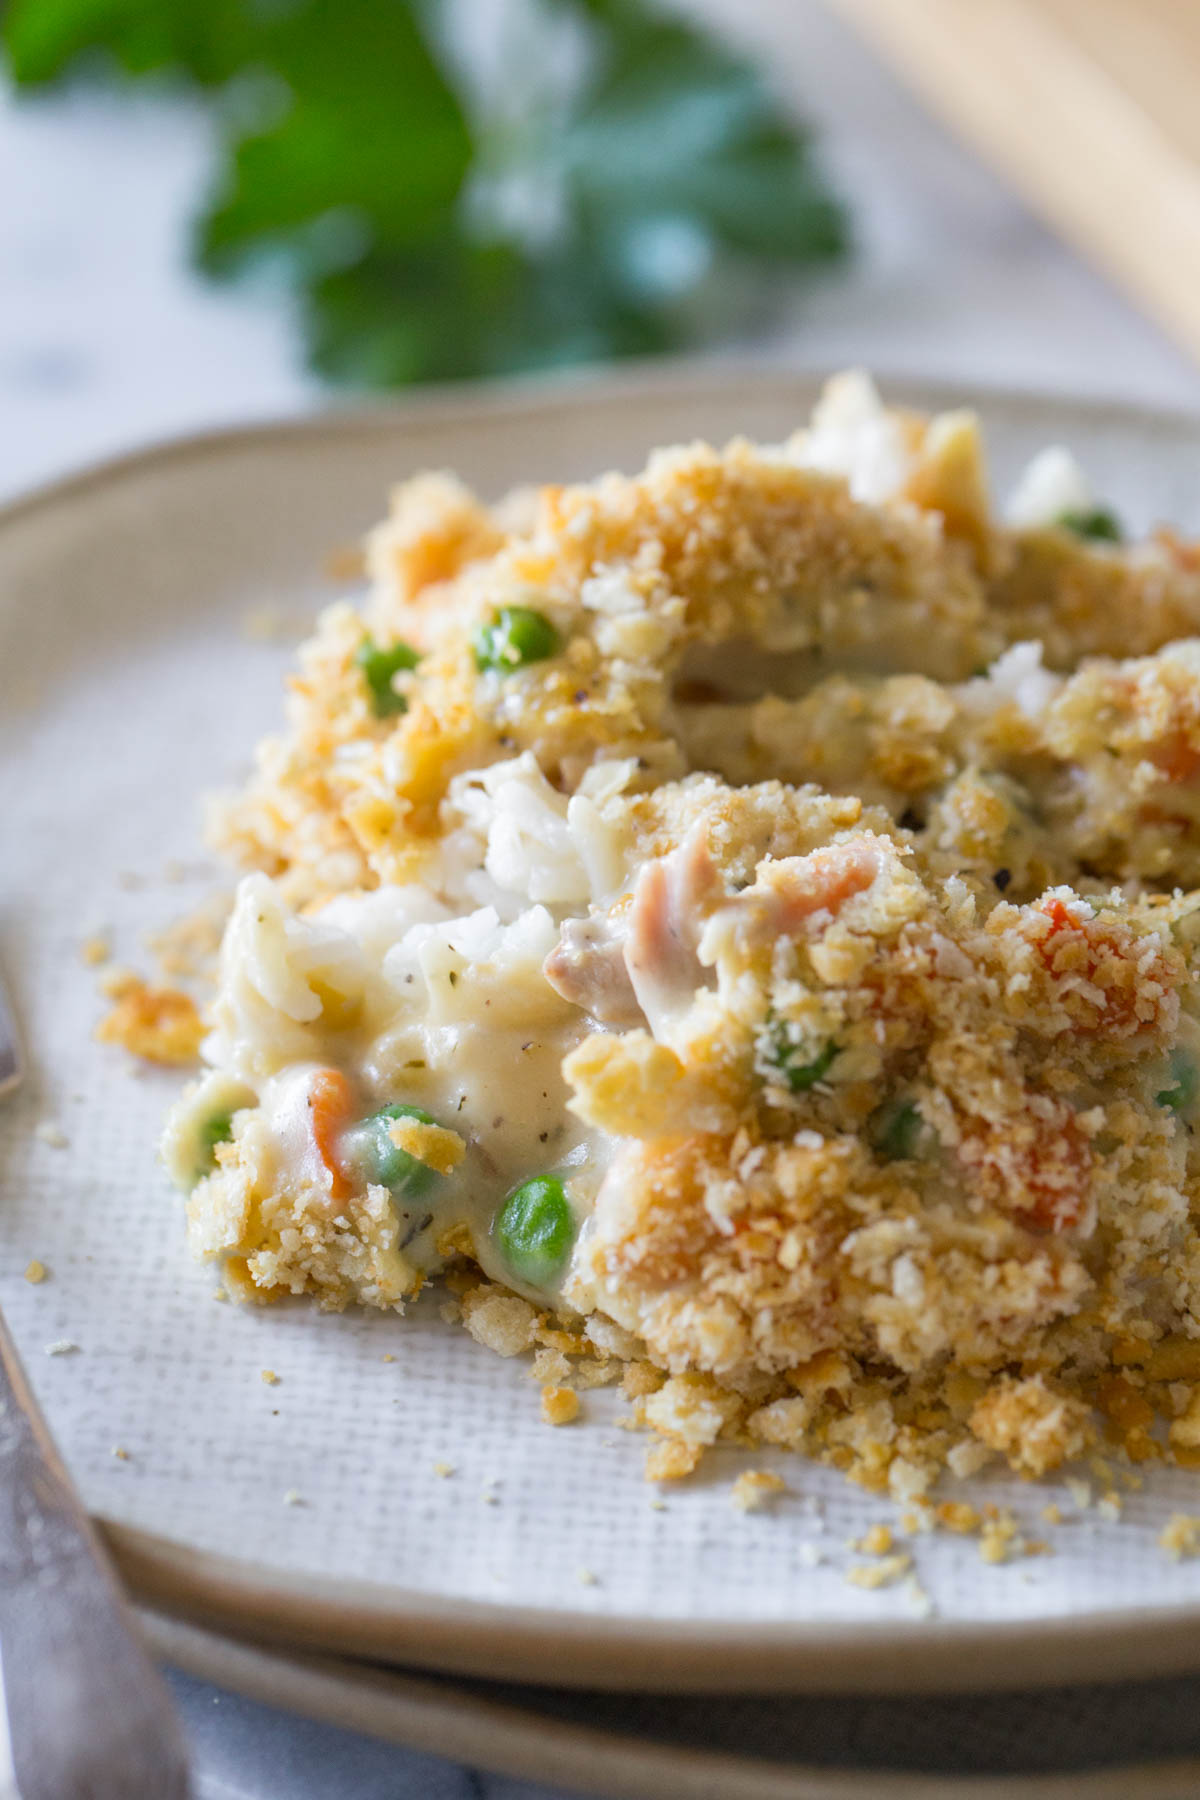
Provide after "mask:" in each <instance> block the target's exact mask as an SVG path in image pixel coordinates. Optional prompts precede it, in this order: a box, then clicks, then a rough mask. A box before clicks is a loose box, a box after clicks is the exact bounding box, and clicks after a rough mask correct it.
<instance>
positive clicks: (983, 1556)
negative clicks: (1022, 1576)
mask: <svg viewBox="0 0 1200 1800" xmlns="http://www.w3.org/2000/svg"><path fill="white" fill-rule="evenodd" d="M1024 1548H1025V1545H1024V1541H1023V1539H1022V1538H1021V1535H1020V1533H1019V1531H1018V1529H1017V1521H1016V1519H1015V1518H1014V1516H1013V1514H1012V1513H1011V1512H1009V1511H1008V1510H1007V1508H1006V1509H1005V1510H1004V1511H1003V1512H998V1513H997V1514H996V1516H995V1517H994V1518H990V1519H985V1520H984V1523H983V1529H982V1530H981V1531H980V1533H979V1556H980V1560H981V1561H982V1562H985V1563H1004V1562H1008V1560H1009V1558H1010V1557H1012V1556H1018V1555H1020V1554H1021V1553H1022V1552H1023V1550H1024Z"/></svg>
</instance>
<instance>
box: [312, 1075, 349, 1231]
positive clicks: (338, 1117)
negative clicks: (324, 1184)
mask: <svg viewBox="0 0 1200 1800" xmlns="http://www.w3.org/2000/svg"><path fill="white" fill-rule="evenodd" d="M354 1106H355V1100H354V1089H353V1088H352V1087H351V1086H350V1083H349V1082H348V1081H347V1079H346V1077H345V1076H344V1075H343V1074H342V1072H341V1070H340V1069H318V1071H317V1073H316V1074H315V1075H314V1076H313V1078H312V1082H311V1084H310V1086H309V1090H308V1114H309V1119H310V1122H311V1125H312V1135H313V1143H314V1144H315V1145H316V1147H317V1155H318V1156H319V1157H320V1159H321V1161H322V1162H323V1163H324V1165H325V1167H326V1168H327V1169H328V1170H329V1174H330V1178H331V1180H330V1190H329V1191H330V1193H331V1194H332V1195H333V1198H334V1199H335V1200H344V1199H345V1197H346V1195H347V1194H348V1193H349V1192H350V1184H349V1182H348V1181H347V1180H346V1177H345V1176H344V1175H343V1173H342V1168H341V1163H340V1162H339V1160H338V1154H337V1141H338V1137H339V1136H340V1134H341V1133H342V1131H343V1130H344V1129H345V1127H346V1126H347V1125H348V1124H349V1123H350V1120H351V1118H352V1117H353V1115H354Z"/></svg>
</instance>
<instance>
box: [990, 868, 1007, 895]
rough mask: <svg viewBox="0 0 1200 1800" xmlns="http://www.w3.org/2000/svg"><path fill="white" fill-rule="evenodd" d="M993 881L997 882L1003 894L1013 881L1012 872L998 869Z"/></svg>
mask: <svg viewBox="0 0 1200 1800" xmlns="http://www.w3.org/2000/svg"><path fill="white" fill-rule="evenodd" d="M992 880H993V881H994V882H995V884H996V886H997V887H998V888H999V890H1000V892H1001V893H1003V892H1004V890H1005V888H1006V887H1007V886H1008V884H1009V882H1010V881H1011V880H1012V870H1011V869H997V870H996V873H995V874H994V875H993V876H992Z"/></svg>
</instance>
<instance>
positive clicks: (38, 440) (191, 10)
mask: <svg viewBox="0 0 1200 1800" xmlns="http://www.w3.org/2000/svg"><path fill="white" fill-rule="evenodd" d="M2 17H3V24H2V28H0V29H2V35H3V57H2V58H0V64H2V67H3V76H2V77H0V195H2V196H3V198H2V200H0V418H2V419H3V425H4V428H3V430H2V431H0V493H2V494H11V493H13V492H16V491H18V490H21V489H24V488H26V487H28V486H30V485H32V484H35V483H36V482H38V481H39V480H42V479H45V478H47V477H50V476H52V475H55V474H58V473H61V472H63V471H65V470H67V469H69V468H71V467H74V466H77V465H79V464H80V463H83V462H86V461H87V460H89V459H91V458H93V457H95V456H97V455H99V454H104V453H108V452H111V451H115V450H119V449H122V448H126V447H129V446H132V445H136V444H139V443H143V442H145V441H146V440H147V439H152V438H155V437H159V436H162V435H165V434H170V433H174V432H178V431H183V430H187V429H190V428H194V427H197V426H205V425H213V424H218V423H224V422H229V421H233V420H238V419H244V418H248V417H262V416H268V415H270V416H277V415H280V414H286V413H290V412H293V411H298V410H302V409H305V408H308V407H311V406H314V405H319V404H324V403H327V402H328V401H329V400H330V399H337V398H345V397H347V396H350V397H358V396H361V395H362V394H364V393H378V392H387V391H395V390H398V389H403V388H405V387H407V386H409V385H411V384H415V383H421V382H428V381H447V380H459V379H465V378H473V377H479V376H486V377H495V376H501V377H504V376H512V375H515V374H522V373H526V372H529V371H543V372H544V371H547V370H549V371H558V370H562V369H565V368H567V367H595V366H597V365H603V364H604V363H605V362H607V361H609V360H610V359H613V358H617V357H630V356H633V357H638V356H640V357H647V356H650V357H661V356H667V355H676V354H692V355H696V354H703V355H709V356H714V355H715V356H728V355H741V356H745V355H747V354H749V355H752V356H755V357H768V358H769V357H785V358H786V359H788V360H789V361H790V362H792V363H796V364H803V365H806V366H809V367H836V366H839V365H842V364H846V363H863V364H869V365H871V366H873V367H875V368H877V369H879V370H881V371H882V372H883V373H885V374H900V375H903V374H904V373H905V372H907V371H911V372H914V373H916V372H919V373H923V374H941V375H946V376H949V377H952V378H954V379H955V380H957V381H961V383H962V384H963V386H964V388H969V387H971V386H973V385H975V386H977V385H982V384H986V383H989V382H1015V383H1018V384H1023V385H1032V386H1041V387H1046V386H1052V387H1056V388H1061V389H1075V390H1079V389H1088V390H1094V391H1103V392H1110V393H1117V394H1121V395H1123V396H1126V397H1128V396H1133V397H1137V398H1141V399H1144V400H1148V401H1165V402H1168V403H1175V404H1182V405H1187V404H1192V403H1194V402H1196V401H1197V400H1200V376H1198V375H1197V372H1196V365H1195V363H1194V362H1193V356H1194V355H1197V354H1200V302H1197V301H1196V300H1195V299H1194V298H1193V296H1194V295H1196V294H1200V268H1198V267H1197V266H1196V265H1197V262H1198V261H1200V182H1198V181H1197V178H1196V175H1195V170H1194V165H1193V163H1192V160H1191V159H1192V156H1193V155H1194V154H1197V153H1200V127H1198V126H1197V125H1196V124H1194V122H1193V119H1194V116H1195V108H1194V106H1193V103H1192V102H1193V95H1194V93H1195V91H1196V79H1200V8H1197V7H1196V6H1195V5H1194V4H1193V3H1192V0H972V4H970V5H963V4H961V3H960V0H840V4H827V3H823V0H677V3H676V4H671V5H667V4H666V3H665V0H663V3H661V4H660V3H659V0H10V3H9V5H8V7H7V10H5V11H4V12H3V15H2Z"/></svg>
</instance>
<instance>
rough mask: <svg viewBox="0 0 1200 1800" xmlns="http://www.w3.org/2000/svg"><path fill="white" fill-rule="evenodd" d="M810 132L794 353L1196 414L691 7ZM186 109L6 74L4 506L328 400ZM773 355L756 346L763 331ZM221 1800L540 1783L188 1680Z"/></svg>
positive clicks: (831, 65) (209, 1772)
mask: <svg viewBox="0 0 1200 1800" xmlns="http://www.w3.org/2000/svg"><path fill="white" fill-rule="evenodd" d="M692 6H693V9H694V10H696V11H698V12H702V13H704V14H706V15H708V16H710V17H713V18H719V19H723V20H724V21H725V22H726V23H727V25H728V27H729V29H730V30H731V31H732V32H734V33H736V34H737V35H738V36H740V37H741V38H742V39H743V41H744V42H745V43H746V44H747V45H749V46H750V47H752V48H757V49H763V48H766V49H768V50H769V52H770V58H771V63H772V67H773V68H774V70H775V72H776V75H777V78H778V80H779V82H780V85H781V87H782V88H783V89H784V91H785V92H790V93H792V94H794V95H796V96H797V97H798V98H800V99H801V100H802V101H803V104H804V105H805V107H806V109H807V111H808V113H809V115H810V116H811V117H812V118H813V119H814V121H815V122H816V123H817V124H818V126H819V128H820V131H821V142H822V151H823V154H824V156H825V159H826V162H827V166H828V168H829V170H830V172H831V174H832V176H833V178H834V179H835V181H836V182H837V184H838V185H839V187H840V188H841V189H842V191H843V192H844V193H845V195H846V196H847V198H848V199H849V201H850V203H851V206H852V208H853V213H854V219H855V225H856V231H857V236H858V243H859V249H858V255H857V257H856V259H855V260H854V262H853V263H852V264H851V265H849V266H847V267H846V268H845V269H843V270H841V271H839V272H838V273H836V274H832V275H830V276H828V277H822V279H821V280H820V281H819V282H818V283H817V284H816V286H815V287H814V288H812V289H811V290H810V291H809V292H808V293H807V294H806V295H804V296H803V297H802V298H800V299H798V300H797V303H796V305H795V307H794V308H793V310H792V313H791V316H790V317H789V319H788V320H787V321H785V322H784V324H783V325H782V327H781V330H780V333H779V338H778V343H779V345H780V346H782V348H783V349H784V350H785V352H786V354H787V355H788V356H789V357H791V358H794V359H795V360H797V361H801V362H803V363H805V364H807V365H810V366H828V367H835V366H839V365H841V364H845V363H848V362H855V363H865V364H869V365H872V366H875V367H877V368H881V369H885V370H888V371H892V372H895V373H899V374H903V373H904V372H905V371H912V372H914V373H915V372H918V371H919V372H921V373H933V374H940V375H948V376H951V377H953V378H955V379H961V381H962V382H963V384H964V388H965V389H966V388H969V387H970V385H971V384H972V383H975V382H979V383H985V382H1011V383H1018V384H1022V385H1030V386H1043V387H1054V388H1057V389H1063V390H1066V389H1076V390H1082V389H1086V390H1088V391H1096V392H1104V393H1109V394H1114V395H1121V396H1129V397H1135V398H1139V399H1143V400H1149V401H1162V402H1166V403H1168V404H1176V405H1185V406H1200V372H1198V371H1197V370H1196V368H1194V367H1193V366H1192V365H1191V364H1190V363H1189V362H1188V361H1187V360H1186V359H1185V358H1184V356H1183V355H1182V354H1181V353H1179V352H1177V351H1176V350H1175V349H1174V348H1173V347H1172V346H1171V345H1170V344H1169V343H1168V342H1167V341H1166V340H1165V339H1164V338H1163V337H1162V336H1161V335H1160V334H1159V333H1158V332H1157V331H1156V330H1155V329H1154V328H1153V326H1151V325H1150V324H1148V323H1147V322H1146V321H1145V320H1143V319H1141V318H1140V317H1138V316H1137V315H1136V314H1135V313H1134V312H1133V311H1132V309H1131V308H1130V307H1129V306H1128V305H1127V304H1126V303H1125V302H1124V301H1123V300H1122V299H1121V298H1120V296H1118V295H1116V294H1115V293H1113V292H1112V290H1111V289H1109V288H1108V287H1107V286H1106V285H1105V284H1104V283H1103V282H1102V281H1101V280H1100V279H1098V278H1097V277H1096V276H1095V275H1094V274H1093V273H1091V272H1090V271H1089V270H1088V269H1086V268H1084V267H1083V266H1082V265H1081V264H1080V263H1079V262H1078V261H1077V260H1076V259H1075V258H1074V257H1073V256H1072V255H1070V254H1069V253H1068V252H1067V251H1066V250H1064V249H1063V248H1062V247H1061V246H1059V245H1058V244H1057V243H1056V242H1055V241H1054V240H1053V239H1052V238H1051V237H1050V236H1049V234H1048V233H1047V232H1046V231H1044V230H1043V229H1042V228H1041V227H1040V226H1039V225H1038V224H1037V222H1036V221H1035V220H1033V219H1032V218H1031V217H1030V215H1029V214H1028V212H1027V211H1026V210H1025V208H1024V207H1023V206H1022V205H1021V204H1020V203H1019V202H1017V201H1016V200H1015V199H1014V198H1013V197H1012V196H1011V195H1009V194H1008V193H1007V192H1005V190H1004V189H1003V188H1002V187H1001V186H1000V185H999V183H997V182H996V181H995V180H994V179H993V178H992V177H991V176H990V175H989V174H988V173H987V172H986V171H985V170H983V169H982V168H981V167H980V166H979V165H978V164H977V163H975V162H974V161H973V160H972V159H971V158H970V157H969V156H967V155H966V154H964V153H963V152H962V151H961V150H959V149H958V148H957V146H955V145H954V144H953V143H952V142H951V141H950V140H949V139H948V138H947V137H946V136H945V135H944V134H943V133H942V132H941V131H940V129H939V128H938V127H936V126H935V125H934V124H933V123H931V122H930V121H929V120H928V119H927V118H925V117H924V116H923V115H922V114H921V113H920V111H919V110H918V109H917V107H916V106H915V105H914V104H913V103H912V101H911V100H909V98H908V97H907V96H906V95H905V94H904V93H903V92H902V91H901V90H900V89H899V88H898V87H897V85H896V84H895V83H894V81H893V80H892V79H891V77H890V76H889V75H888V74H886V72H884V71H883V70H882V69H881V68H880V67H879V66H878V65H877V64H876V63H875V62H874V61H873V60H872V59H871V57H870V56H869V55H868V54H867V53H866V52H865V51H864V50H863V49H862V48H861V47H860V46H859V45H858V44H857V43H856V42H855V40H854V39H853V38H852V37H851V36H850V34H849V33H848V32H847V30H846V29H845V28H844V27H843V26H842V25H841V24H840V23H838V22H837V21H835V20H834V19H833V18H832V17H831V16H830V15H829V14H828V13H827V12H826V11H825V10H824V8H823V7H821V6H820V5H818V4H817V3H816V0H738V3H737V4H736V5H734V4H733V0H692ZM205 166H206V126H205V123H204V120H203V118H202V117H201V116H200V115H199V114H198V113H193V112H190V111H189V110H188V109H186V108H182V107H165V106H163V105H161V104H159V103H155V102H151V101H147V100H145V99H143V98H138V99H137V100H136V101H135V100H133V99H131V98H129V97H128V96H126V97H114V96H113V95H111V94H110V95H99V94H84V93H72V94H68V95H55V96H52V97H48V98H45V99H38V100H36V101H26V102H22V103H17V102H15V101H14V100H13V98H12V96H11V95H10V94H8V93H6V92H5V91H4V90H3V88H0V497H6V496H9V495H13V494H16V493H19V492H21V491H23V490H26V489H28V488H30V487H32V486H34V485H36V484H37V483H39V482H42V481H45V480H47V479H49V478H51V477H54V476H56V475H59V474H62V473H65V472H67V471H69V470H71V469H73V468H76V467H79V466H81V465H82V464H84V463H86V462H88V461H90V460H92V459H94V458H96V457H98V456H102V455H107V454H110V453H112V452H116V451H120V450H123V449H127V448H131V447H133V446H136V445H140V444H143V443H146V442H148V441H151V440H153V439H156V438H160V437H164V436H168V435H171V434H174V433H177V432H181V431H186V430H190V429H194V428H196V427H200V426H207V425H214V424H219V423H227V422H232V421H236V420H244V419H249V418H262V417H266V416H279V415H285V414H290V413H293V412H298V411H301V410H304V409H306V408H309V407H312V406H315V405H321V404H325V403H327V402H328V400H329V398H330V397H329V396H328V395H326V394H324V393H323V392H322V391H321V390H320V389H319V388H318V387H317V385H316V384H315V383H314V382H313V381H312V380H311V378H310V377H309V376H308V375H307V374H306V373H305V371H304V369H303V367H302V365H301V362H300V358H299V350H298V344H297V339H296V334H295V332H294V330H293V329H292V328H291V324H290V321H289V319H288V317H287V314H286V310H285V309H284V308H282V307H281V306H280V304H279V302H278V300H277V299H275V298H273V297H271V296H267V295H250V294H247V293H245V292H237V291H230V290H226V289H218V288H212V287H208V286H205V285H202V284H201V283H199V282H197V281H196V280H195V279H194V278H193V277H192V275H191V274H190V273H189V272H188V269H187V265H186V242H187V222H188V217H189V212H190V209H191V208H192V206H193V205H194V204H195V201H196V199H197V196H198V193H199V190H200V186H201V183H202V181H203V178H204V170H205ZM762 348H763V349H764V350H767V349H768V348H770V347H769V346H762ZM176 1693H177V1697H178V1699H179V1702H180V1705H181V1707H182V1709H183V1711H184V1714H185V1716H186V1718H187V1721H188V1724H189V1728H190V1730H191V1732H192V1736H193V1741H194V1743H195V1745H196V1749H197V1758H198V1762H199V1765H200V1769H201V1773H202V1784H201V1785H202V1792H206V1793H208V1794H209V1795H211V1796H214V1797H216V1800H277V1797H278V1800H283V1797H284V1796H286V1797H287V1800H325V1797H326V1796H329V1797H332V1796H334V1795H338V1796H342V1795H353V1796H354V1797H355V1800H385V1797H386V1800H400V1797H402V1796H403V1797H405V1800H407V1797H408V1796H429V1800H477V1797H479V1796H486V1800H534V1797H535V1795H537V1794H538V1792H539V1790H535V1789H531V1788H528V1787H525V1786H522V1785H520V1784H516V1783H512V1782H509V1781H505V1780H501V1779H499V1778H491V1777H486V1776H480V1775H479V1774H478V1773H477V1772H475V1771H470V1770H463V1769H459V1768H455V1767H454V1766H453V1765H451V1764H450V1763H441V1762H437V1761H435V1760H433V1759H430V1758H427V1757H417V1756H405V1755H403V1754H402V1753H399V1752H397V1751H395V1750H394V1749H390V1748H386V1749H385V1748H384V1747H381V1746H378V1745H373V1744H370V1743H368V1742H367V1741H366V1740H362V1739H353V1738H350V1737H348V1736H347V1735H346V1734H343V1733H338V1732H332V1731H326V1730H324V1729H323V1728H321V1727H317V1726H312V1725H309V1724H297V1723H295V1722H289V1721H286V1720H285V1719H283V1718H282V1716H281V1715H278V1714H274V1713H271V1712H269V1711H267V1710H266V1709H262V1708H258V1707H255V1706H253V1705H251V1703H249V1702H246V1701H242V1700H240V1699H235V1698H233V1697H231V1696H222V1695H220V1694H219V1693H218V1692H217V1691H216V1690H214V1689H211V1688H209V1687H207V1686H205V1685H204V1684H202V1683H198V1682H193V1681H188V1680H184V1679H183V1678H179V1680H178V1681H177V1684H176Z"/></svg>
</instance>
